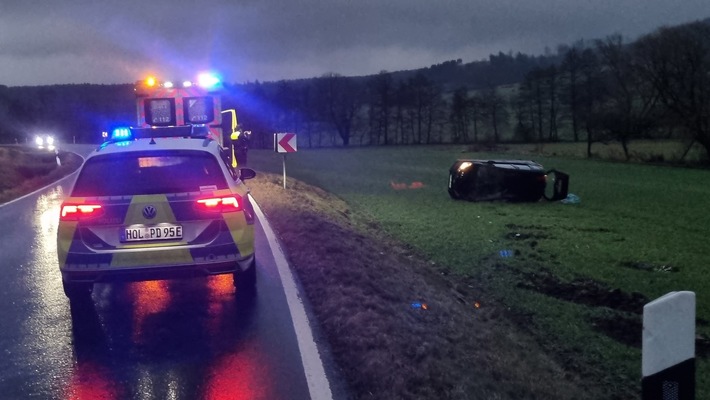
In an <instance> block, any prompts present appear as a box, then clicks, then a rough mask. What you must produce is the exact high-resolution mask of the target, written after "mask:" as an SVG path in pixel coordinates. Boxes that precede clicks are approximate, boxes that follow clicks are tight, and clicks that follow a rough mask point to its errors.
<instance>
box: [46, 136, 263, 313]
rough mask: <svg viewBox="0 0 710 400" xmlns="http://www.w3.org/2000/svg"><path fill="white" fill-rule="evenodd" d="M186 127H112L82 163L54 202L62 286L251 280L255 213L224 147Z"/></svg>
mask: <svg viewBox="0 0 710 400" xmlns="http://www.w3.org/2000/svg"><path fill="white" fill-rule="evenodd" d="M196 130H197V129H196V127H195V126H189V125H188V126H177V127H164V128H140V129H128V128H121V129H116V130H114V132H113V134H112V138H111V140H109V141H107V142H106V143H104V144H103V145H101V146H100V147H99V148H98V149H96V150H95V151H94V152H92V153H91V155H89V156H88V157H87V159H86V161H85V162H84V165H83V166H82V168H81V170H80V172H79V174H78V176H77V178H76V181H75V182H74V185H73V187H72V189H71V193H70V196H69V197H68V198H66V199H65V200H64V202H63V204H62V206H61V212H60V221H59V228H58V234H57V253H58V259H59V269H60V271H61V275H62V282H63V285H64V292H65V294H66V295H67V297H69V298H70V299H71V300H79V299H84V298H87V297H89V296H90V294H91V292H92V289H93V285H94V283H96V282H111V281H114V280H129V281H142V280H153V279H167V278H175V277H185V276H206V275H215V274H234V285H235V286H236V287H237V292H238V293H239V292H240V291H242V290H243V291H249V290H252V289H253V287H254V285H255V278H256V275H255V258H254V212H253V208H252V205H251V203H250V202H249V198H248V196H247V194H248V190H247V188H246V187H245V185H244V183H243V181H244V180H246V179H250V178H253V177H254V176H255V175H256V174H255V172H254V171H253V170H251V169H248V168H241V169H234V168H231V167H230V162H229V161H230V159H229V154H228V152H227V151H226V149H223V148H222V147H221V146H220V145H219V144H218V143H217V142H216V141H214V140H212V139H211V138H210V137H209V135H208V132H206V131H203V132H196Z"/></svg>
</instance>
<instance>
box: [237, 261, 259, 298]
mask: <svg viewBox="0 0 710 400" xmlns="http://www.w3.org/2000/svg"><path fill="white" fill-rule="evenodd" d="M234 287H236V288H237V294H244V293H247V294H248V293H253V292H254V291H255V290H256V260H254V259H252V261H251V263H250V265H249V267H248V268H247V269H246V270H244V271H237V272H235V273H234Z"/></svg>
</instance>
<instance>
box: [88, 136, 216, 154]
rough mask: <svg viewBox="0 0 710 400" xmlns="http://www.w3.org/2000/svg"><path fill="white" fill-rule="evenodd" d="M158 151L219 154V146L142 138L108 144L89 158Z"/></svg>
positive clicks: (210, 142) (207, 141)
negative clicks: (192, 151)
mask: <svg viewBox="0 0 710 400" xmlns="http://www.w3.org/2000/svg"><path fill="white" fill-rule="evenodd" d="M156 150H201V151H207V152H210V153H213V154H218V153H219V144H218V143H217V142H216V141H214V140H212V139H207V138H178V137H167V138H154V139H149V138H141V139H134V140H126V141H113V142H106V143H104V144H102V145H101V146H100V147H99V148H97V149H96V150H94V151H93V152H92V153H91V154H90V155H89V157H94V156H98V155H103V154H119V153H128V152H146V151H156Z"/></svg>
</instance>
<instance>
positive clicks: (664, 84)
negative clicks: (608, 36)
mask: <svg viewBox="0 0 710 400" xmlns="http://www.w3.org/2000/svg"><path fill="white" fill-rule="evenodd" d="M635 49H636V54H637V56H638V57H639V71H640V73H641V74H642V75H643V77H644V78H646V79H647V80H648V81H649V82H651V83H652V84H653V86H654V87H655V88H656V90H658V92H659V93H660V97H661V101H662V102H663V104H664V105H665V106H666V107H667V108H668V110H669V111H670V112H672V113H673V114H674V115H675V116H676V118H677V123H678V124H679V125H681V126H683V127H684V128H685V129H686V130H687V132H688V133H689V135H690V137H691V138H692V140H694V141H697V142H698V143H700V145H702V146H703V148H704V149H705V151H706V153H707V154H708V157H710V25H708V24H706V23H703V22H694V23H690V24H686V25H681V26H676V27H672V28H661V29H659V30H657V31H656V32H654V33H651V34H649V35H646V36H644V37H642V38H641V39H639V40H638V41H637V42H636V44H635Z"/></svg>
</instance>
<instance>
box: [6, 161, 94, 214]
mask: <svg viewBox="0 0 710 400" xmlns="http://www.w3.org/2000/svg"><path fill="white" fill-rule="evenodd" d="M82 158H84V157H82ZM78 172H79V169H78V168H77V170H76V171H74V172H72V173H71V174H69V175H67V176H65V177H63V178H61V179H59V180H56V181H54V182H52V183H50V184H48V185H47V186H45V187H42V188H39V189H37V190H35V191H34V192H32V193H27V194H26V195H24V196H22V197H18V198H16V199H14V200H10V201H8V202H7V203H2V204H0V208H3V207H5V206H9V205H10V204H12V203H16V202H18V201H20V200H22V199H24V198H27V197H30V196H32V195H35V194H37V193H39V192H41V191H43V190H47V189H49V188H50V187H51V186H54V185H57V184H59V183H60V182H63V181H65V180H67V179H69V178H71V177H73V176H74V175H76V174H77V173H78Z"/></svg>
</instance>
